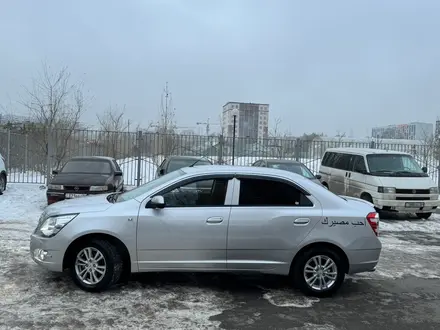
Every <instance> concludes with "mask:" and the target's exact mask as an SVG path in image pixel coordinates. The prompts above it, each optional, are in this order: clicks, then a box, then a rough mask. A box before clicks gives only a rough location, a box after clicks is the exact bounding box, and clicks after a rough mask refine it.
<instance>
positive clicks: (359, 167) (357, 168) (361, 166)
mask: <svg viewBox="0 0 440 330" xmlns="http://www.w3.org/2000/svg"><path fill="white" fill-rule="evenodd" d="M353 157H354V159H353V171H354V172H357V173H365V172H367V167H366V166H365V159H364V157H362V156H353Z"/></svg>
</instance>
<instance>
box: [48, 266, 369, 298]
mask: <svg viewBox="0 0 440 330" xmlns="http://www.w3.org/2000/svg"><path fill="white" fill-rule="evenodd" d="M42 271H43V272H44V274H42V276H43V278H45V279H43V282H46V284H47V285H49V286H52V288H53V289H54V291H58V292H59V293H66V292H68V291H70V292H83V291H82V290H81V289H79V288H78V287H76V286H75V284H74V283H73V282H72V281H71V279H70V277H69V275H68V274H65V273H62V274H53V273H49V272H46V271H44V270H42ZM370 282H371V280H369V279H362V278H356V277H351V276H348V277H346V279H345V281H344V284H343V285H342V287H341V288H340V290H339V291H338V292H337V293H336V294H335V295H334V296H333V298H334V297H338V296H339V297H350V296H355V295H358V294H362V293H364V292H371V290H372V287H371V283H370ZM160 288H167V289H170V290H173V288H174V289H177V288H185V289H191V288H194V289H195V288H197V289H202V290H206V291H215V292H218V293H229V294H231V295H232V296H234V298H235V299H238V300H242V299H245V300H246V299H252V298H255V299H260V298H261V295H262V294H265V293H267V292H278V293H282V292H285V293H289V294H291V295H295V296H304V295H303V294H302V293H301V292H300V291H299V290H298V289H296V288H295V286H294V285H292V284H291V283H290V281H289V278H288V277H286V276H277V275H238V274H225V273H188V272H182V273H179V272H163V273H138V274H132V275H131V277H130V279H129V280H128V281H125V282H123V283H120V284H118V285H116V286H114V287H112V288H110V289H108V290H106V291H105V292H103V293H109V294H117V293H118V292H127V291H135V290H145V291H149V290H156V289H160ZM54 293H55V292H54ZM90 294H94V293H90Z"/></svg>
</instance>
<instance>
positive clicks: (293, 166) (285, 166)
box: [267, 163, 315, 179]
mask: <svg viewBox="0 0 440 330" xmlns="http://www.w3.org/2000/svg"><path fill="white" fill-rule="evenodd" d="M267 167H270V168H276V169H279V170H285V171H289V172H293V173H296V174H299V175H302V176H303V177H306V178H307V179H314V178H315V176H314V175H313V173H312V172H311V171H310V170H309V169H308V168H307V166H305V165H304V164H300V163H268V164H267Z"/></svg>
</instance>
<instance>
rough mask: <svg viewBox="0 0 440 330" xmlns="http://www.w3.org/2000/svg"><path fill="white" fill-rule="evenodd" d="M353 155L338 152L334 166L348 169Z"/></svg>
mask: <svg viewBox="0 0 440 330" xmlns="http://www.w3.org/2000/svg"><path fill="white" fill-rule="evenodd" d="M350 160H351V155H348V154H336V158H335V165H334V167H335V168H337V169H339V170H344V171H348V170H349V164H350Z"/></svg>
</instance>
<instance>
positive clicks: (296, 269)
mask: <svg viewBox="0 0 440 330" xmlns="http://www.w3.org/2000/svg"><path fill="white" fill-rule="evenodd" d="M326 262H328V263H327V264H326ZM325 265H327V266H326V268H328V270H327V276H325V272H322V269H321V270H317V269H316V267H323V266H325ZM292 272H293V273H292V274H291V275H292V277H293V282H294V285H295V287H296V288H298V289H299V290H300V291H301V292H302V293H304V294H305V295H307V296H314V297H328V296H331V295H333V294H334V293H335V292H337V291H338V290H339V288H340V287H341V285H342V283H343V282H344V279H345V267H344V263H343V262H342V259H341V256H340V255H339V254H338V253H337V252H336V251H334V250H332V249H328V248H320V247H316V248H312V249H310V250H307V251H306V252H304V253H303V254H301V255H300V256H299V257H298V258H297V260H295V264H294V265H293V269H292ZM321 273H322V275H323V277H321V278H320V277H319V276H320V274H321ZM330 275H331V276H330ZM306 277H307V279H309V282H310V279H311V278H313V277H315V278H316V281H313V280H312V282H311V283H310V284H309V282H308V281H307V280H306ZM320 281H325V282H320ZM320 283H322V284H324V283H327V285H330V286H329V287H328V288H325V287H323V285H320ZM320 286H321V288H319V287H320Z"/></svg>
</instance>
